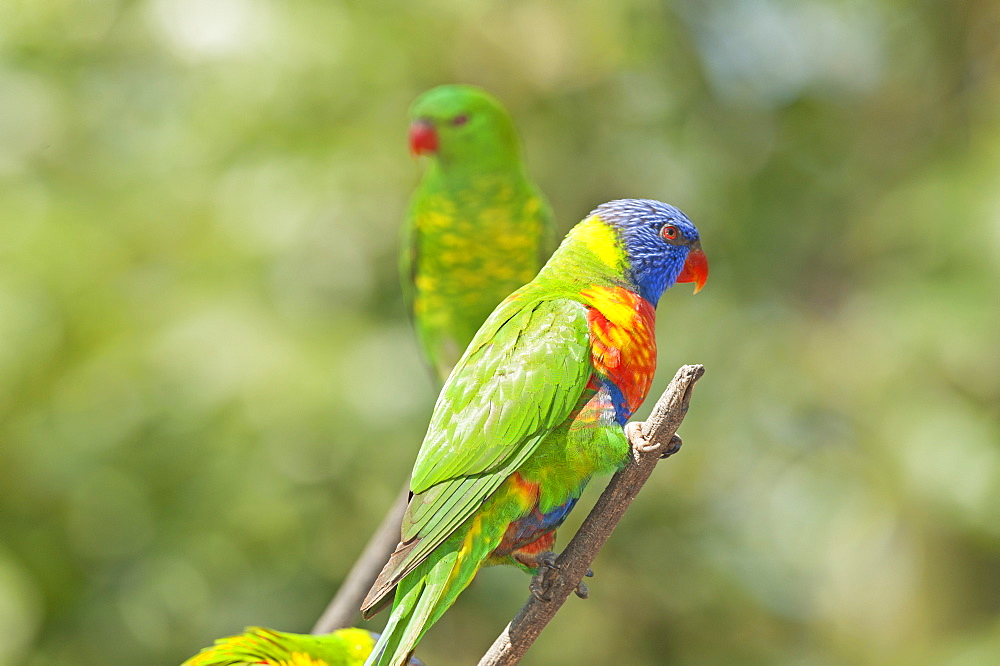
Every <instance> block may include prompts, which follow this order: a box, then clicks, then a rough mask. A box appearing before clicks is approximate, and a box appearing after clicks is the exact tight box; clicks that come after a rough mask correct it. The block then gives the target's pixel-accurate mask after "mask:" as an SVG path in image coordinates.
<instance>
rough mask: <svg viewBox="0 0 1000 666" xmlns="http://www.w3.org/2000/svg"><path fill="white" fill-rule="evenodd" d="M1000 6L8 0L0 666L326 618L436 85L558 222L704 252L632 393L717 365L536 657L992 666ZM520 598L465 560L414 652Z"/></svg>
mask: <svg viewBox="0 0 1000 666" xmlns="http://www.w3.org/2000/svg"><path fill="white" fill-rule="evenodd" d="M998 35H1000V3H997V2H995V1H994V0H979V1H978V2H977V1H968V2H933V1H925V2H904V1H902V0H897V1H892V0H881V1H874V0H864V1H862V0H843V1H832V0H831V1H822V0H804V1H801V2H793V1H792V0H743V1H726V2H723V1H721V0H718V1H715V0H713V1H710V2H705V1H701V0H686V1H677V2H653V1H652V0H622V1H617V2H610V1H609V2H597V1H593V0H563V1H561V2H559V1H553V2H529V1H523V2H517V1H509V0H506V1H502V2H501V1H499V0H498V1H495V2H472V1H469V0H436V1H432V2H422V3H417V2H405V1H402V0H399V1H396V2H391V1H385V2H378V1H362V0H356V1H353V2H330V1H321V0H290V1H279V0H149V1H145V2H140V1H127V0H121V1H118V2H115V1H112V0H104V1H100V0H79V1H75V2H74V1H71V0H64V1H61V2H59V1H55V0H2V2H0V663H3V664H26V665H31V666H41V665H45V666H49V665H53V664H57V665H62V664H123V665H135V664H139V665H146V664H176V663H177V662H179V661H180V660H181V659H183V658H185V657H187V656H189V655H190V654H192V653H194V652H195V651H196V650H197V649H198V648H200V647H202V646H203V645H206V644H208V643H209V642H210V641H211V639H213V638H214V637H217V636H221V635H224V634H227V633H232V632H235V631H237V630H239V629H240V628H241V627H242V626H243V625H246V624H265V625H268V626H272V627H275V628H279V629H285V630H299V631H301V630H306V629H308V627H309V626H311V624H312V622H313V620H314V619H315V618H316V616H317V615H318V614H319V612H320V611H321V609H322V608H323V606H324V604H325V602H326V600H327V599H328V597H329V596H330V594H331V593H332V592H333V590H334V589H335V588H336V586H337V584H338V582H339V580H340V579H341V577H342V576H343V575H344V573H345V572H346V570H347V568H348V567H349V565H350V563H351V562H352V561H353V558H354V557H355V555H356V554H357V553H358V551H359V550H360V547H361V545H362V544H363V542H364V541H365V539H366V537H367V536H368V533H369V530H370V529H372V527H373V526H374V524H375V523H376V522H377V521H378V519H379V518H380V517H381V515H382V512H383V511H384V509H385V507H386V506H387V504H388V503H389V502H390V500H391V498H392V497H393V496H394V494H395V492H396V489H397V487H398V485H399V484H400V482H401V480H402V479H403V478H404V476H405V474H406V473H407V471H408V470H409V468H410V466H411V464H412V461H413V457H414V454H415V451H416V448H417V446H418V444H419V441H420V438H421V436H422V434H423V430H424V428H425V427H426V422H427V419H428V415H429V411H430V408H431V405H432V402H433V399H434V393H433V390H432V387H431V382H430V380H429V377H428V374H427V373H426V372H425V370H424V368H423V367H422V365H421V360H420V358H419V357H418V354H417V351H416V344H415V342H414V339H413V336H412V334H411V331H410V328H409V324H408V322H407V320H406V316H405V314H404V310H403V306H402V302H401V298H400V295H399V289H398V286H397V282H396V275H395V254H396V251H397V238H398V235H397V234H398V228H399V225H400V221H401V218H402V215H403V212H404V209H405V203H406V200H407V197H408V195H409V193H410V191H411V190H412V188H413V185H414V183H415V182H416V180H417V178H418V174H419V171H420V169H419V166H418V164H416V163H415V162H414V161H413V160H411V159H410V158H409V157H408V155H407V152H406V144H405V132H406V108H407V106H408V104H409V102H410V101H411V100H412V99H413V98H414V97H415V96H416V95H417V94H419V93H420V92H421V91H422V90H424V89H426V88H428V87H431V86H433V85H436V84H439V83H443V82H452V81H465V82H471V83H478V84H481V85H485V86H487V87H488V88H490V89H491V90H492V91H493V92H495V93H496V94H497V95H498V96H499V97H501V98H502V99H503V101H504V102H505V103H506V104H507V105H508V106H509V108H510V109H511V111H512V113H513V115H514V117H515V119H516V121H517V123H518V125H519V127H520V128H521V130H522V134H523V137H524V143H525V147H526V153H527V157H528V162H529V166H530V170H531V173H532V174H533V175H534V176H535V177H536V179H537V180H538V182H539V183H540V185H541V186H542V188H543V189H544V190H545V191H546V192H547V193H548V195H549V197H550V198H551V200H552V203H553V205H554V207H555V210H556V213H557V216H558V220H559V222H558V224H559V229H560V234H561V233H562V232H563V231H565V230H566V229H568V228H569V226H570V225H571V224H573V223H574V222H575V221H577V220H579V219H580V218H581V217H582V216H584V215H585V214H586V213H587V212H588V211H589V210H590V209H592V208H593V207H594V206H596V205H597V204H599V203H601V202H603V201H605V200H608V199H612V198H618V197H631V196H643V197H653V198H658V199H664V200H666V201H669V202H671V203H673V204H676V205H678V206H679V207H681V208H682V209H683V210H685V211H686V212H687V213H688V214H689V215H690V216H691V218H692V219H693V220H695V222H696V223H697V224H698V225H699V226H700V229H701V230H702V236H703V238H704V246H705V249H706V251H707V253H708V256H709V258H710V260H711V266H712V276H711V279H710V280H709V282H708V285H707V286H706V288H705V290H704V291H703V292H702V293H701V294H699V295H698V296H697V297H694V298H692V297H691V294H690V287H689V286H685V287H681V288H677V289H675V290H673V291H671V292H670V293H668V295H667V296H666V297H665V298H664V299H663V301H662V302H661V308H660V315H659V345H660V346H659V357H660V372H659V374H658V377H657V383H656V385H655V386H654V394H655V395H658V394H659V392H660V390H661V389H662V387H663V386H664V385H665V383H666V381H667V380H668V379H669V377H670V376H671V375H672V374H673V371H674V369H675V368H676V367H677V366H678V365H680V364H681V363H685V362H701V363H704V364H705V365H706V366H707V368H708V374H707V375H706V376H705V379H704V380H703V382H702V383H701V384H700V385H699V387H698V389H697V393H696V396H695V401H694V405H693V407H692V410H691V413H690V415H689V417H688V419H687V421H686V422H685V424H684V427H683V429H682V434H683V435H684V438H685V442H686V444H685V447H684V449H683V451H682V452H681V453H680V454H679V455H678V456H677V457H675V458H673V459H671V460H670V461H669V462H668V463H666V464H664V465H662V466H661V468H660V469H658V470H657V471H656V473H655V475H654V477H653V479H652V481H651V482H650V484H649V485H648V486H647V487H646V488H645V489H644V491H643V493H642V494H641V495H640V497H639V500H638V501H637V503H636V504H635V506H634V507H633V508H632V510H630V512H629V513H628V514H627V516H626V518H625V520H624V522H623V524H622V526H621V528H620V529H619V531H618V532H617V533H616V534H615V535H614V537H613V539H612V541H611V543H610V544H609V545H608V547H607V548H606V549H605V550H604V551H603V552H602V553H601V555H600V557H599V558H598V560H597V562H596V564H595V567H594V568H595V570H596V572H597V577H596V578H595V579H594V580H593V582H592V584H591V590H592V598H591V600H589V601H587V602H581V601H577V600H571V601H570V602H569V603H568V604H567V606H566V607H565V608H564V609H563V611H562V612H561V613H560V614H559V616H558V617H557V619H556V621H555V622H554V623H553V624H552V625H551V626H550V628H549V629H548V630H547V631H546V632H545V634H544V635H543V636H542V638H541V640H540V641H539V642H538V643H537V645H536V646H535V648H534V649H533V650H532V652H531V653H530V655H529V657H528V658H527V659H526V660H525V662H524V663H526V664H545V665H548V664H630V665H632V664H684V665H695V664H698V665H701V664H737V663H738V664H794V665H807V664H808V665H813V664H815V665H827V664H829V665H839V664H920V663H928V664H962V665H964V664H969V665H974V664H975V665H978V664H987V663H996V662H998V661H1000V619H998V613H1000V491H998V488H1000V425H998V417H1000V352H998V343H1000V38H998ZM647 408H648V406H647ZM643 413H645V412H643ZM596 485H600V484H596ZM592 490H596V488H594V489H592ZM588 497H590V498H591V499H592V498H593V493H590V494H588ZM581 508H583V511H581V510H578V512H577V514H576V515H575V516H574V521H575V522H573V523H572V524H573V525H575V524H576V523H577V522H578V521H579V520H580V518H581V517H582V514H583V512H584V511H585V510H586V509H585V507H581ZM563 542H565V535H564V537H563ZM526 595H527V578H526V577H525V576H524V575H523V574H521V573H519V572H516V571H513V570H507V571H504V570H492V571H488V572H485V573H484V574H483V575H482V576H480V580H479V581H478V583H477V584H475V585H474V586H473V587H472V588H470V590H469V591H468V592H467V593H466V594H465V595H463V597H462V598H461V599H460V600H459V602H458V603H457V605H456V606H455V607H454V609H453V610H452V611H451V612H450V613H448V614H447V615H446V616H445V618H444V619H443V620H442V621H441V623H440V624H439V625H438V626H436V627H435V628H434V630H433V631H432V632H431V633H430V635H429V636H428V637H427V639H426V640H425V641H424V642H423V643H422V645H421V646H420V650H419V653H420V655H422V656H423V657H424V658H425V660H426V661H427V662H428V663H429V664H430V665H431V666H434V665H442V664H458V663H474V661H475V659H476V658H478V656H479V655H480V654H481V653H482V652H483V651H484V650H485V648H486V646H487V645H488V644H489V642H490V641H491V640H492V638H493V637H494V636H495V635H496V633H497V632H498V631H499V630H500V628H501V627H502V626H503V625H504V623H505V622H506V621H507V620H508V619H509V618H510V616H512V614H513V613H514V612H515V610H516V609H517V608H518V607H519V605H520V603H521V602H522V601H523V600H524V599H525V597H526ZM382 621H383V620H382V619H381V618H380V619H379V620H378V621H377V622H375V623H373V626H376V627H377V626H380V623H381V622H382Z"/></svg>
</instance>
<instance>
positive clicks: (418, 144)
mask: <svg viewBox="0 0 1000 666" xmlns="http://www.w3.org/2000/svg"><path fill="white" fill-rule="evenodd" d="M437 149H438V135H437V132H436V131H435V130H434V126H433V125H431V124H430V123H429V122H427V121H426V120H415V121H413V124H412V125H410V154H411V155H413V156H414V157H416V156H417V155H429V154H431V153H433V152H434V151H436V150H437Z"/></svg>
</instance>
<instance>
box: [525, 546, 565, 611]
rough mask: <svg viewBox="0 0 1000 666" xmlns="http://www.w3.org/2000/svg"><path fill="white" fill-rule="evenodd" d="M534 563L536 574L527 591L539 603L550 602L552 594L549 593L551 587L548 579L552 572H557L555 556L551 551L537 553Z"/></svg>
mask: <svg viewBox="0 0 1000 666" xmlns="http://www.w3.org/2000/svg"><path fill="white" fill-rule="evenodd" d="M534 563H535V565H536V566H537V567H538V573H536V574H535V575H534V576H533V577H532V579H531V583H530V584H529V585H528V591H529V592H531V596H533V597H534V598H535V599H538V600H539V601H552V593H551V592H550V591H549V588H550V587H552V581H551V580H550V577H551V575H552V572H554V571H558V570H559V567H558V566H557V565H556V554H555V553H553V552H552V551H545V552H544V553H539V554H538V556H537V557H536V558H535V562H534Z"/></svg>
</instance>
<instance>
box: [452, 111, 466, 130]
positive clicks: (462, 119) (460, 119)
mask: <svg viewBox="0 0 1000 666" xmlns="http://www.w3.org/2000/svg"><path fill="white" fill-rule="evenodd" d="M467 122H469V116H468V115H466V114H464V113H463V114H461V115H457V116H455V117H454V118H452V119H451V124H452V125H454V126H455V127H460V126H462V125H464V124H465V123H467Z"/></svg>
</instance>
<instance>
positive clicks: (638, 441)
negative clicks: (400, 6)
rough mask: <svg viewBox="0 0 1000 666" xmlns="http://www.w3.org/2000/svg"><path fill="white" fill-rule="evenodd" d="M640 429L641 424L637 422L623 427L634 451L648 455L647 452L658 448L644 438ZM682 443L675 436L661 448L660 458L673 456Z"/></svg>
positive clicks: (655, 444) (677, 436)
mask: <svg viewBox="0 0 1000 666" xmlns="http://www.w3.org/2000/svg"><path fill="white" fill-rule="evenodd" d="M642 427H643V424H642V423H639V422H637V421H633V422H632V423H628V424H626V426H625V435H626V436H627V437H628V440H629V441H630V442H632V445H633V446H634V447H635V449H636V451H640V452H642V453H648V452H649V451H653V450H655V449H656V448H657V447H658V444H657V443H656V442H650V441H649V438H647V437H646V434H645V433H644V432H643V429H642ZM683 443H684V442H683V441H682V440H681V438H680V436H679V435H677V434H675V435H674V436H673V437H671V438H670V442H669V443H668V444H667V445H666V446H664V447H663V452H662V453H661V454H660V458H669V457H670V456H672V455H674V454H675V453H677V452H678V451H680V450H681V444H683Z"/></svg>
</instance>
